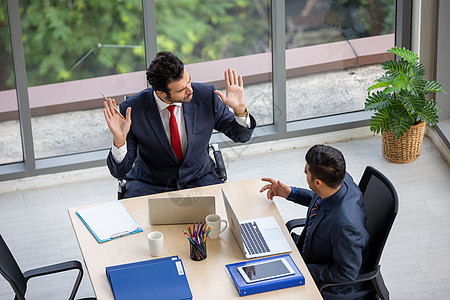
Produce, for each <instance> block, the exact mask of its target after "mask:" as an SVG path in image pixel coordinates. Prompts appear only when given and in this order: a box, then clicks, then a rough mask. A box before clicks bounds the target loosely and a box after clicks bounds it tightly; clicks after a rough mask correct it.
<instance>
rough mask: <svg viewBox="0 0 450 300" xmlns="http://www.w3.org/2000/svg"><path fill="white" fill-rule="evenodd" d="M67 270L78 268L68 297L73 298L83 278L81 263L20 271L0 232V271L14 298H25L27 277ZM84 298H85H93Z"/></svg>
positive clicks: (69, 262) (65, 263) (64, 263)
mask: <svg viewBox="0 0 450 300" xmlns="http://www.w3.org/2000/svg"><path fill="white" fill-rule="evenodd" d="M69 270H78V276H77V278H76V280H75V284H74V286H73V289H72V292H71V294H70V298H69V299H74V298H75V294H76V293H77V291H78V288H79V286H80V283H81V279H82V278H83V267H82V266H81V263H80V262H79V261H77V260H72V261H66V262H62V263H58V264H54V265H50V266H45V267H40V268H36V269H32V270H29V271H26V272H24V273H22V270H21V269H20V267H19V265H18V264H17V262H16V260H15V259H14V256H13V255H12V253H11V251H10V250H9V248H8V245H6V243H5V241H4V240H3V237H2V235H1V234H0V273H1V274H2V275H3V277H5V279H6V280H7V281H8V282H9V284H10V285H11V287H12V289H13V290H14V293H15V298H14V299H15V300H25V293H26V291H27V283H28V280H29V279H31V278H33V277H37V276H43V275H48V274H54V273H59V272H64V271H69ZM85 299H86V300H87V299H95V298H85Z"/></svg>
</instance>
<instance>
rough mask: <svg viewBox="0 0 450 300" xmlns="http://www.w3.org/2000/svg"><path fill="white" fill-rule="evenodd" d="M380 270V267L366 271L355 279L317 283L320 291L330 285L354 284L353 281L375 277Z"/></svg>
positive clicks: (362, 280) (357, 281) (363, 280)
mask: <svg viewBox="0 0 450 300" xmlns="http://www.w3.org/2000/svg"><path fill="white" fill-rule="evenodd" d="M378 272H379V268H378V269H377V270H374V271H372V272H368V273H364V274H360V275H358V277H356V279H355V280H354V281H344V282H319V283H318V284H317V288H318V289H319V291H322V290H323V289H324V288H327V287H330V286H339V285H346V284H353V283H359V282H365V281H369V280H372V279H374V278H375V276H377V274H378Z"/></svg>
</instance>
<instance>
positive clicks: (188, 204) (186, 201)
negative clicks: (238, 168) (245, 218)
mask: <svg viewBox="0 0 450 300" xmlns="http://www.w3.org/2000/svg"><path fill="white" fill-rule="evenodd" d="M148 208H149V212H150V224H152V225H157V224H192V223H199V222H205V218H206V216H207V215H209V214H215V213H216V199H215V197H214V196H201V197H192V196H187V197H166V198H150V199H148Z"/></svg>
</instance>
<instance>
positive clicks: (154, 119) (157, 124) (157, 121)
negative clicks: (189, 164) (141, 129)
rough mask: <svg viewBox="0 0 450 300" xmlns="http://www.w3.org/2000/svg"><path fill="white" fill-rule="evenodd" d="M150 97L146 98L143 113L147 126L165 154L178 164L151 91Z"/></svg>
mask: <svg viewBox="0 0 450 300" xmlns="http://www.w3.org/2000/svg"><path fill="white" fill-rule="evenodd" d="M149 94H150V96H149V97H148V98H147V101H146V107H147V111H146V112H145V113H144V114H145V117H146V118H147V121H148V124H149V125H150V127H151V129H152V130H153V133H154V134H155V136H156V138H157V139H158V142H159V144H160V145H161V147H162V148H163V149H164V150H165V151H167V153H168V154H169V155H170V156H171V157H172V158H173V159H174V160H175V161H177V162H178V159H177V157H176V156H175V153H174V152H173V150H172V146H171V145H170V142H169V139H168V138H167V135H166V131H165V129H164V126H163V124H162V120H161V115H160V114H159V110H158V106H157V105H156V103H155V97H154V96H153V91H152V92H151V93H149Z"/></svg>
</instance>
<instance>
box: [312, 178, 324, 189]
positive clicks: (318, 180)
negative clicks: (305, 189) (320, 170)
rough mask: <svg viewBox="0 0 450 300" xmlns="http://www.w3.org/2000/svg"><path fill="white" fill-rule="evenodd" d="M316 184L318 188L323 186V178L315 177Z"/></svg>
mask: <svg viewBox="0 0 450 300" xmlns="http://www.w3.org/2000/svg"><path fill="white" fill-rule="evenodd" d="M314 185H315V186H316V187H318V188H322V187H323V185H324V183H323V181H322V180H320V179H317V178H315V179H314Z"/></svg>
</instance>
